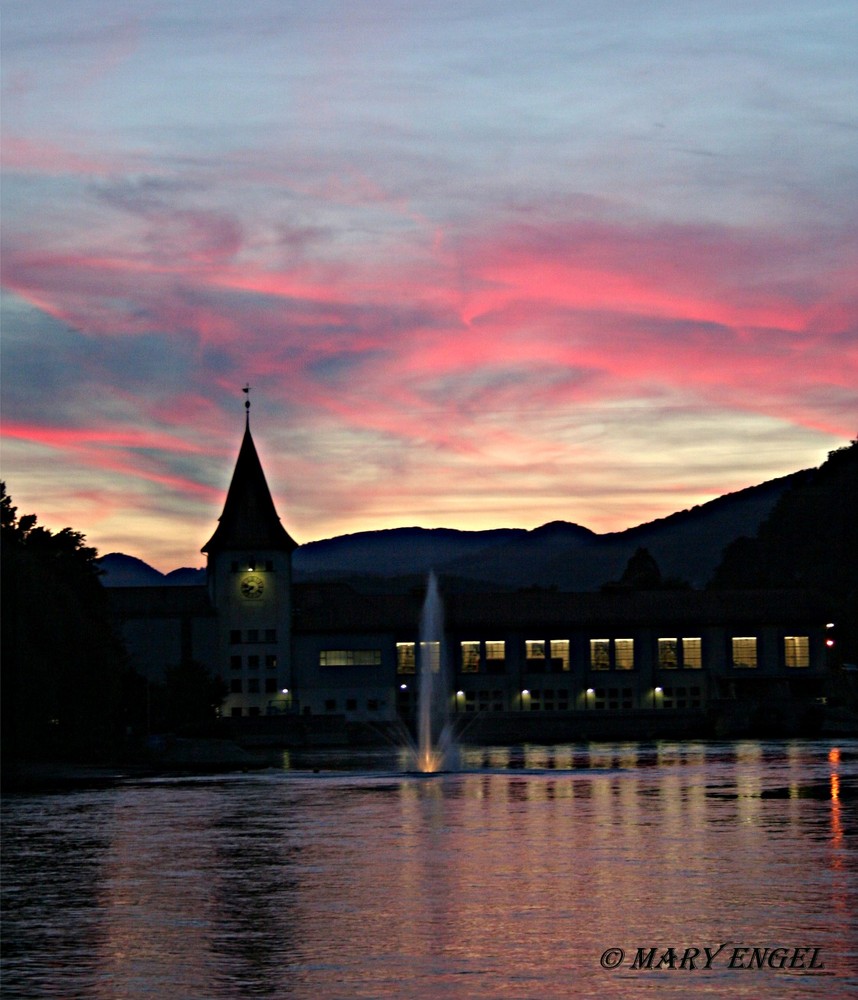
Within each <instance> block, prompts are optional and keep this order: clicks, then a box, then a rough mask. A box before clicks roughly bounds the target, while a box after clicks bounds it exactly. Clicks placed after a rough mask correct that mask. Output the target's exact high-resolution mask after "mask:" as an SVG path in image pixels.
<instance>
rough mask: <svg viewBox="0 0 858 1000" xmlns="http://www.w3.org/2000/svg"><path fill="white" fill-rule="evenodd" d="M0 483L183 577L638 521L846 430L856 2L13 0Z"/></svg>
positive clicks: (855, 314)
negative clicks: (205, 548) (249, 548)
mask: <svg viewBox="0 0 858 1000" xmlns="http://www.w3.org/2000/svg"><path fill="white" fill-rule="evenodd" d="M0 44H2V147H0V148H1V149H2V171H3V173H2V189H0V190H2V222H3V243H2V257H0V266H2V290H3V296H2V421H3V423H2V432H3V435H2V436H3V440H2V467H3V477H4V479H5V480H6V483H7V488H8V491H9V493H10V494H11V496H12V498H13V501H14V503H15V504H16V505H17V507H18V508H19V511H20V512H21V513H25V512H26V513H29V512H34V513H36V514H38V516H39V520H40V523H42V524H45V525H46V526H47V527H50V528H54V529H59V528H61V527H64V526H66V525H70V526H71V527H73V528H74V529H75V530H78V531H82V532H84V533H85V535H86V536H87V541H88V543H89V544H91V545H94V546H96V547H97V548H98V549H99V551H100V552H101V553H102V554H105V553H107V552H111V551H122V552H126V553H127V554H129V555H134V556H137V557H139V558H142V559H145V560H146V561H147V562H149V563H151V564H152V565H154V566H156V567H157V568H159V569H161V570H170V569H173V568H176V567H178V566H199V565H202V564H203V561H204V557H203V556H201V555H200V552H199V549H200V546H201V545H203V544H204V543H205V541H206V540H207V539H208V537H209V536H210V535H211V532H212V530H213V527H214V524H215V522H216V519H217V517H218V516H219V514H220V512H221V509H222V506H223V500H224V495H225V490H226V487H227V485H228V483H229V479H230V476H231V473H232V469H233V465H234V462H235V458H236V455H237V452H238V447H239V444H240V441H241V435H242V433H243V429H244V407H243V404H244V398H245V397H244V394H243V393H242V387H243V386H244V385H245V384H249V385H250V386H251V393H250V399H251V402H252V410H251V428H252V431H253V435H254V440H255V442H256V445H257V449H258V451H259V453H260V457H261V459H262V462H263V465H264V467H265V470H266V475H267V478H268V482H269V485H270V487H271V490H272V494H273V495H274V498H275V503H276V505H277V508H278V512H279V513H280V516H281V519H282V521H283V523H284V526H285V527H286V528H287V530H288V531H289V532H290V534H292V536H293V537H294V538H295V539H296V541H298V542H308V541H311V540H314V539H319V538H327V537H332V536H334V535H339V534H345V533H351V532H355V531H362V530H373V529H378V528H391V527H398V526H404V525H422V526H424V527H437V526H446V527H451V528H462V529H475V528H489V527H524V528H532V527H536V526H538V525H540V524H543V523H546V522H548V521H552V520H558V519H562V520H566V521H573V522H577V523H579V524H583V525H586V526H587V527H589V528H591V529H593V530H594V531H599V532H603V531H613V530H622V529H624V528H627V527H632V526H634V525H637V524H640V523H643V522H645V521H649V520H652V519H653V518H656V517H662V516H665V515H667V514H670V513H672V512H674V511H676V510H682V509H685V508H688V507H691V506H693V505H695V504H698V503H703V502H705V501H707V500H710V499H713V498H714V497H717V496H720V495H722V494H724V493H728V492H733V491H735V490H737V489H742V488H744V487H746V486H751V485H755V484H757V483H761V482H764V481H767V480H769V479H772V478H774V477H776V476H780V475H784V474H787V473H789V472H793V471H796V470H797V469H801V468H807V467H811V466H817V465H819V464H821V463H822V462H823V461H824V460H825V457H826V455H827V453H828V452H829V451H830V450H832V449H834V448H837V447H841V446H843V445H844V444H846V443H848V441H849V440H850V439H852V438H854V437H855V436H856V433H858V282H856V275H858V60H856V59H855V52H856V51H858V7H857V6H856V5H855V3H854V0H814V2H813V3H809V2H808V0H754V2H753V3H750V2H748V0H741V2H739V0H717V2H716V0H682V2H680V0H669V2H668V0H648V2H646V3H641V2H640V0H599V2H595V0H594V2H591V0H529V2H526V3H525V2H522V0H431V2H428V3H427V2H417V0H292V2H290V0H245V2H244V3H242V4H237V3H234V2H232V0H229V2H227V0H161V2H158V0H3V3H2V42H0Z"/></svg>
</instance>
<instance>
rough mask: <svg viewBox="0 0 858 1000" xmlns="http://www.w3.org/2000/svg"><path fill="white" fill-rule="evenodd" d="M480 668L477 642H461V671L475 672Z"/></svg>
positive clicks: (464, 672) (465, 672)
mask: <svg viewBox="0 0 858 1000" xmlns="http://www.w3.org/2000/svg"><path fill="white" fill-rule="evenodd" d="M479 670H480V644H479V642H463V643H462V673H463V674H476V673H479Z"/></svg>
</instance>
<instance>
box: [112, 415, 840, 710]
mask: <svg viewBox="0 0 858 1000" xmlns="http://www.w3.org/2000/svg"><path fill="white" fill-rule="evenodd" d="M295 547H296V543H295V542H294V541H293V539H292V538H291V537H290V535H289V534H288V532H287V531H286V529H285V528H284V527H283V525H282V524H281V522H280V518H279V517H278V515H277V512H276V508H275V505H274V502H273V499H272V497H271V493H270V490H269V488H268V484H267V482H266V479H265V474H264V472H263V469H262V465H261V463H260V461H259V457H258V454H257V452H256V448H255V445H254V442H253V438H252V436H251V433H250V426H249V420H248V422H247V424H246V426H245V430H244V437H243V439H242V443H241V447H240V449H239V453H238V458H237V461H236V465H235V469H234V472H233V476H232V479H231V482H230V485H229V489H228V491H227V495H226V500H225V503H224V508H223V513H222V514H221V517H220V518H219V521H218V524H217V527H216V529H215V531H214V533H213V534H212V536H211V538H210V539H209V541H208V542H207V543H206V544H205V545H204V546H203V552H205V553H206V556H207V568H206V572H207V584H206V586H205V587H163V586H159V587H123V588H114V589H112V590H111V599H112V601H113V604H114V609H115V612H116V616H117V619H118V621H119V623H120V626H121V630H122V633H123V636H124V638H125V641H126V645H127V648H128V649H129V653H130V655H131V660H132V664H133V666H135V668H136V669H137V670H138V672H140V673H141V674H142V675H143V676H145V677H148V678H149V679H151V680H153V681H157V680H160V679H162V678H163V675H164V673H165V671H166V669H167V668H168V667H170V666H172V665H176V664H178V663H181V662H187V661H195V662H199V663H202V664H204V665H205V666H206V667H207V668H208V669H209V670H210V671H211V672H212V673H213V674H214V675H216V676H218V677H220V678H221V679H222V680H223V682H224V684H225V686H226V688H227V690H228V695H227V697H226V700H225V702H224V704H223V707H222V714H223V715H225V716H228V717H231V718H249V717H258V716H269V717H270V716H289V717H295V716H297V717H301V718H310V717H316V718H318V717H319V716H322V717H325V716H336V717H340V718H342V719H344V720H346V721H348V722H352V723H364V724H390V723H395V722H397V720H403V721H405V722H406V723H407V722H409V721H410V720H412V719H413V717H414V713H415V710H416V704H415V699H416V692H417V683H416V680H417V672H418V671H419V668H420V664H421V660H423V659H425V658H427V657H432V658H433V661H434V663H435V664H436V669H440V670H443V672H444V678H445V681H444V683H445V684H446V689H447V691H448V698H449V709H450V712H451V713H452V714H454V715H461V716H463V717H470V716H494V717H495V718H497V719H498V720H504V719H507V720H509V719H511V718H514V717H516V718H522V717H523V715H524V714H525V713H527V714H528V715H529V716H531V717H532V718H533V719H534V722H535V720H536V718H539V719H544V720H548V719H554V720H556V719H558V718H561V719H562V718H572V717H576V718H582V717H585V716H588V717H590V718H593V717H594V716H595V715H600V716H605V717H606V716H612V717H614V716H616V717H619V718H622V717H624V716H628V717H629V718H631V717H633V716H635V715H638V716H639V715H641V714H647V715H652V713H685V714H689V713H690V714H691V715H700V716H701V717H702V716H705V715H706V714H707V713H711V711H712V710H713V708H714V707H717V706H723V705H724V704H725V703H754V704H758V705H759V704H766V703H773V702H778V703H787V702H792V703H795V704H802V705H812V704H813V703H814V700H815V699H818V698H819V697H820V695H821V693H822V682H823V679H824V676H825V671H826V662H827V657H826V642H827V624H828V623H827V619H826V611H825V608H824V606H822V605H821V604H820V602H819V600H818V599H817V598H815V597H814V596H813V595H809V594H805V593H801V592H797V591H782V592H781V591H777V592H776V591H765V592H759V593H750V592H728V591H695V590H681V589H679V590H669V589H659V590H634V589H628V590H623V589H616V588H615V589H612V590H609V591H606V592H599V593H562V592H557V591H553V590H547V591H540V590H533V589H529V590H526V591H521V592H517V593H510V592H505V593H497V594H489V593H480V592H467V593H462V592H453V593H448V594H446V595H444V594H443V580H442V597H443V604H444V609H443V610H444V623H445V627H444V631H443V639H442V640H440V641H439V642H437V643H434V644H432V645H431V646H430V645H428V644H426V643H425V642H421V637H420V635H419V621H420V614H421V605H422V602H423V594H422V593H419V594H417V593H415V594H401V593H390V594H382V595H378V594H374V595H367V594H362V593H358V592H357V591H356V590H355V589H353V588H351V587H349V586H346V585H345V584H339V583H323V582H319V583H302V584H298V585H295V584H294V583H293V580H292V570H291V556H292V552H293V550H294V549H295Z"/></svg>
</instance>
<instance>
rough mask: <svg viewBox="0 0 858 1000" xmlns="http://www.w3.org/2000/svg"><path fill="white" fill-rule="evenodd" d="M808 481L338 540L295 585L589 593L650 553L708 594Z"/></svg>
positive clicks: (306, 566)
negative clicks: (625, 519) (749, 540)
mask: <svg viewBox="0 0 858 1000" xmlns="http://www.w3.org/2000/svg"><path fill="white" fill-rule="evenodd" d="M806 474H807V473H806V471H805V472H797V473H793V474H791V475H788V476H783V477H781V478H779V479H774V480H771V481H770V482H767V483H763V484H761V485H759V486H752V487H749V488H747V489H744V490H739V491H737V492H736V493H731V494H727V495H725V496H722V497H718V498H717V499H715V500H711V501H709V502H708V503H705V504H700V505H699V506H696V507H693V508H691V509H690V510H683V511H679V512H677V513H675V514H671V515H669V516H668V517H664V518H660V519H658V520H655V521H650V522H648V523H646V524H641V525H638V526H636V527H633V528H628V529H627V530H625V531H619V532H610V533H607V534H602V535H599V534H596V533H595V532H593V531H591V530H590V529H588V528H585V527H582V526H581V525H578V524H573V523H570V522H567V521H552V522H550V523H548V524H544V525H541V526H540V527H538V528H534V529H532V530H527V529H524V528H497V529H490V530H485V531H459V530H456V529H452V528H419V527H410V528H389V529H385V530H380V531H362V532H356V533H355V534H349V535H340V536H337V537H335V538H329V539H324V540H322V541H316V542H308V543H307V544H306V545H301V546H299V547H298V548H297V549H296V550H295V552H294V554H293V557H292V558H293V570H294V578H295V581H296V582H298V583H301V582H305V581H310V580H332V579H340V580H348V581H349V582H350V583H351V584H352V585H354V586H358V587H360V588H361V589H367V588H369V589H376V590H377V589H391V590H406V589H408V588H409V587H412V586H414V584H415V580H414V578H415V577H417V576H420V577H422V576H425V574H426V573H428V572H429V570H430V569H434V570H435V572H436V573H439V574H444V575H445V576H447V577H450V578H454V579H456V580H457V581H458V585H459V586H461V587H463V588H473V589H479V590H498V589H518V588H522V587H537V588H539V587H542V588H552V589H557V590H564V591H575V590H583V591H586V590H597V589H598V588H599V587H601V586H602V585H604V584H605V583H607V582H609V581H612V580H619V579H620V578H621V577H622V575H623V572H624V570H625V567H626V566H627V564H628V561H629V559H630V558H631V557H632V556H633V555H634V553H635V552H636V551H637V550H638V549H639V548H646V549H647V550H648V551H649V553H650V554H651V555H652V557H653V558H654V560H655V561H656V563H657V564H658V567H659V569H660V571H661V573H662V576H663V577H664V578H665V579H672V580H682V581H686V582H687V583H689V584H691V585H692V586H694V587H702V586H704V585H705V584H706V583H707V582H708V581H709V579H710V578H711V577H712V575H713V573H714V572H715V569H716V567H717V566H718V565H719V563H720V561H721V557H722V553H723V551H724V549H725V548H726V547H727V546H728V545H729V544H730V543H731V542H733V541H734V540H735V539H737V538H740V537H742V536H754V535H756V533H757V531H758V530H759V528H760V526H761V525H762V524H763V523H764V522H765V520H766V519H767V518H768V516H769V515H770V514H771V512H772V510H773V509H774V508H775V505H776V504H777V502H778V501H779V499H780V498H781V497H782V496H783V495H784V494H785V493H786V492H787V491H788V490H789V489H790V487H791V486H792V485H793V484H794V483H795V482H797V481H798V480H799V479H800V478H801V477H802V476H806ZM99 566H100V568H101V569H102V571H103V574H104V575H103V576H102V582H103V583H104V584H105V585H106V586H108V587H122V586H188V585H199V584H202V583H204V582H205V570H204V569H188V568H184V569H178V570H174V571H173V572H171V573H167V574H164V573H160V572H158V570H155V569H153V568H152V567H151V566H148V565H147V564H146V563H145V562H143V561H142V560H140V559H136V558H134V557H133V556H127V555H124V554H123V553H118V552H112V553H109V554H108V555H106V556H104V557H102V558H101V559H100V560H99Z"/></svg>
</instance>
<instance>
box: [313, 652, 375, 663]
mask: <svg viewBox="0 0 858 1000" xmlns="http://www.w3.org/2000/svg"><path fill="white" fill-rule="evenodd" d="M380 665H381V650H380V649H323V650H320V652H319V666H320V667H378V666H380Z"/></svg>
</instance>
